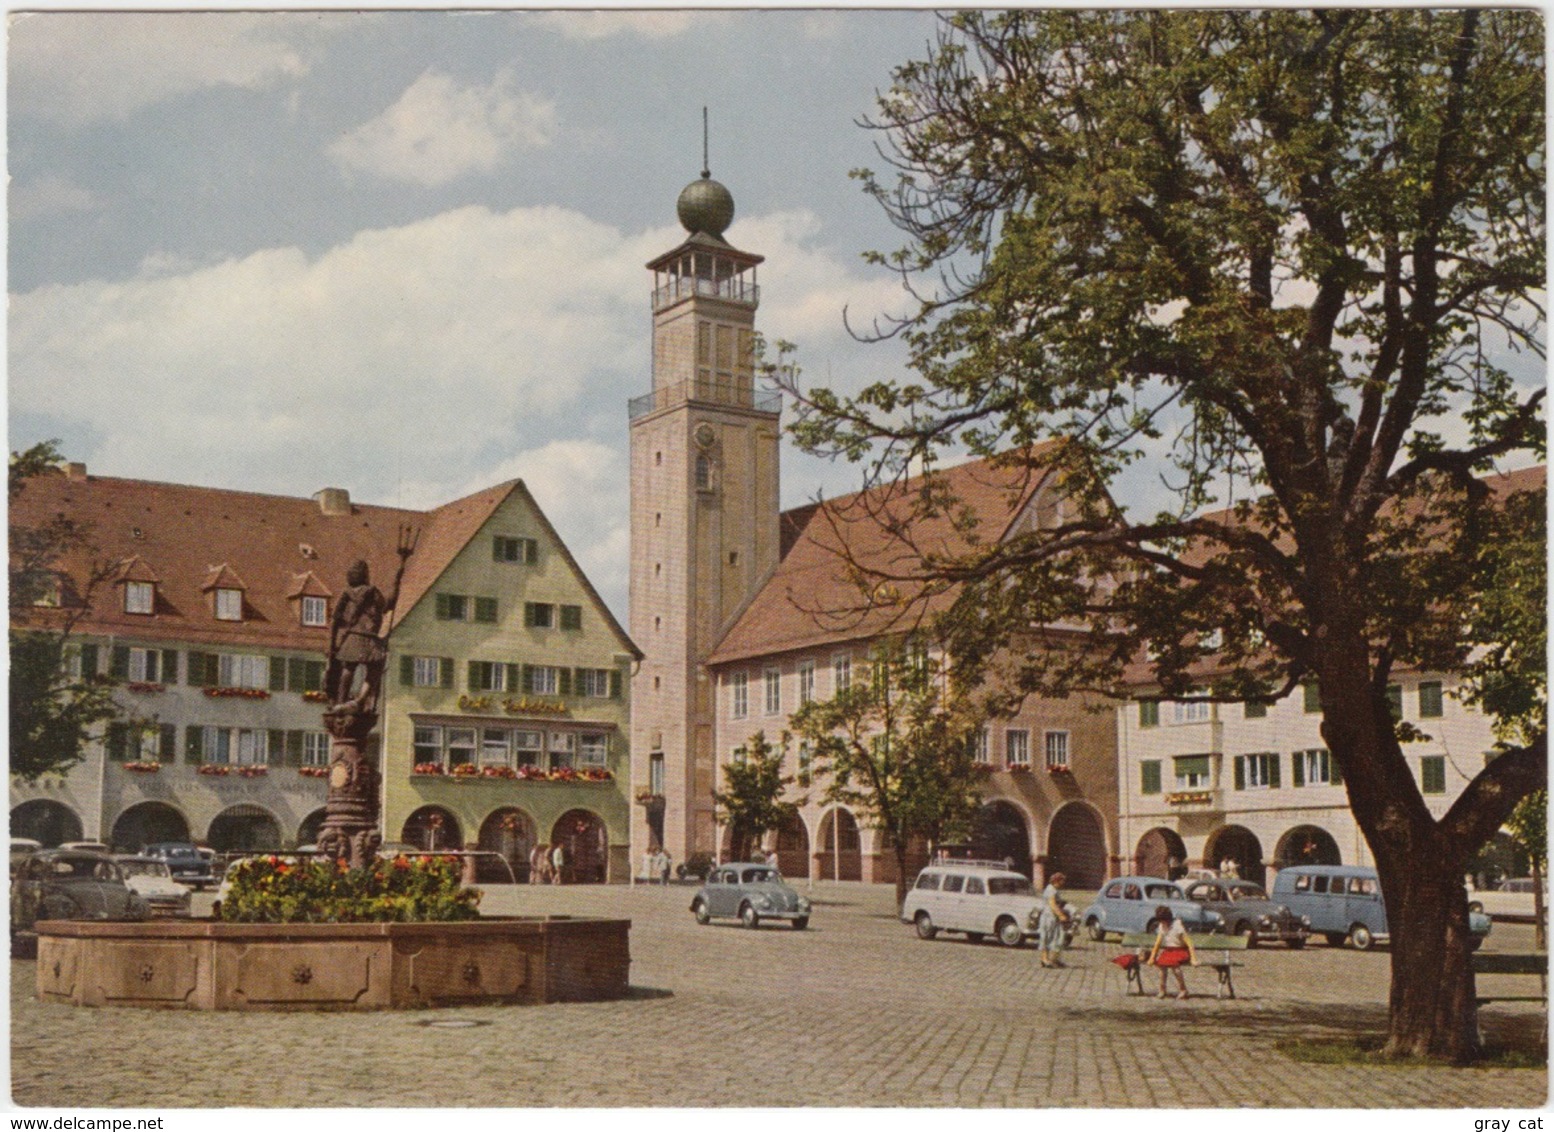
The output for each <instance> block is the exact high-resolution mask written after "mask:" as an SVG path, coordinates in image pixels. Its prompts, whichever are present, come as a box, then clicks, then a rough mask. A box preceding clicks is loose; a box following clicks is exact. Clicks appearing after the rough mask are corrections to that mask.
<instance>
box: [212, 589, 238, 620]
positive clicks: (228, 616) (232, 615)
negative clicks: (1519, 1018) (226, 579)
mask: <svg viewBox="0 0 1554 1132" xmlns="http://www.w3.org/2000/svg"><path fill="white" fill-rule="evenodd" d="M242 619H243V591H242V590H233V589H226V588H219V589H217V590H216V620H217V621H241V620H242Z"/></svg>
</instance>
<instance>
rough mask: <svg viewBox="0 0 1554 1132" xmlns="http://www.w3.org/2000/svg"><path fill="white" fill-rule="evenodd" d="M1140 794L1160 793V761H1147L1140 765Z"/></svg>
mask: <svg viewBox="0 0 1554 1132" xmlns="http://www.w3.org/2000/svg"><path fill="white" fill-rule="evenodd" d="M1139 793H1140V794H1158V793H1160V760H1159V759H1145V760H1144V761H1143V762H1141V763H1139Z"/></svg>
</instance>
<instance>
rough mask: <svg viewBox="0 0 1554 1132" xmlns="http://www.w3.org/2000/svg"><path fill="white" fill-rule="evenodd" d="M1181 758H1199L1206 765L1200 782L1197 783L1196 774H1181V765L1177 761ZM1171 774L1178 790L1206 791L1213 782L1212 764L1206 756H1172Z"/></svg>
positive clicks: (1197, 777)
mask: <svg viewBox="0 0 1554 1132" xmlns="http://www.w3.org/2000/svg"><path fill="white" fill-rule="evenodd" d="M1183 758H1194V759H1196V758H1201V759H1203V761H1204V762H1205V763H1206V764H1207V765H1206V767H1205V769H1204V771H1203V775H1202V781H1201V782H1200V781H1199V776H1198V775H1197V774H1193V773H1187V774H1183V773H1182V772H1181V770H1180V769H1179V768H1180V766H1181V763H1180V762H1179V761H1178V760H1179V759H1183ZM1171 774H1172V777H1174V778H1175V779H1176V788H1177V789H1178V790H1208V789H1209V788H1210V786H1211V785H1212V784H1213V781H1214V764H1213V763H1212V762H1210V757H1209V756H1208V755H1178V756H1173V758H1172V760H1171Z"/></svg>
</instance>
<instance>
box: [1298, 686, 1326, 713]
mask: <svg viewBox="0 0 1554 1132" xmlns="http://www.w3.org/2000/svg"><path fill="white" fill-rule="evenodd" d="M1300 689H1301V693H1302V694H1303V695H1304V697H1305V709H1306V714H1307V715H1315V714H1316V713H1317V712H1319V711H1321V710H1322V693H1321V691H1320V690H1319V689H1318V688H1317V682H1316V681H1315V680H1310V681H1308V682H1306V683H1305V684H1302V685H1301V686H1300Z"/></svg>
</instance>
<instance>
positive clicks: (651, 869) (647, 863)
mask: <svg viewBox="0 0 1554 1132" xmlns="http://www.w3.org/2000/svg"><path fill="white" fill-rule="evenodd" d="M657 876H658V850H657V849H653V848H649V849H648V851H647V852H646V853H644V854H642V883H643V884H651V883H653V880H654V878H656V877H657Z"/></svg>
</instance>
